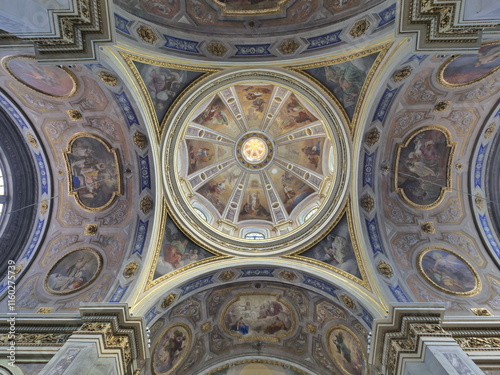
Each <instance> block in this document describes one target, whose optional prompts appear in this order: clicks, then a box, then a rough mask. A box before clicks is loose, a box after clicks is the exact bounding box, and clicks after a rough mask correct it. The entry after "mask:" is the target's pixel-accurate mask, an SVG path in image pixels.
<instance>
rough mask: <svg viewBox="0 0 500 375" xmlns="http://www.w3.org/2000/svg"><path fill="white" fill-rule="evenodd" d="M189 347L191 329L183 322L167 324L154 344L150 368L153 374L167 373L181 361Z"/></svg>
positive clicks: (163, 374)
mask: <svg viewBox="0 0 500 375" xmlns="http://www.w3.org/2000/svg"><path fill="white" fill-rule="evenodd" d="M190 347H191V330H190V329H189V327H188V326H187V325H185V324H183V323H175V324H172V325H170V326H168V327H167V328H166V329H165V330H164V331H163V333H162V334H161V336H160V338H159V339H158V342H157V343H156V345H155V346H154V349H153V354H152V361H151V368H152V370H153V374H155V375H168V374H171V373H172V372H173V371H175V369H176V368H177V367H178V366H179V365H180V364H181V363H182V361H183V360H184V358H186V355H187V354H188V353H189V348H190Z"/></svg>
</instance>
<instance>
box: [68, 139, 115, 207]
mask: <svg viewBox="0 0 500 375" xmlns="http://www.w3.org/2000/svg"><path fill="white" fill-rule="evenodd" d="M84 137H88V138H92V139H95V140H97V141H98V142H100V143H101V144H103V145H104V147H105V148H106V150H107V151H108V152H109V153H111V154H112V155H113V159H114V161H115V164H116V168H117V174H116V180H117V186H118V190H117V191H114V192H113V194H112V196H111V198H110V199H109V200H108V201H107V202H106V203H105V204H104V205H102V206H100V207H95V208H94V207H89V206H87V205H86V204H84V203H83V202H82V201H81V200H80V198H79V197H78V192H77V191H74V186H73V179H72V174H71V165H70V160H69V157H68V154H69V153H71V147H72V146H73V143H74V142H75V141H76V140H77V139H79V138H84ZM62 152H63V155H64V160H65V162H66V172H67V177H68V195H72V196H73V197H74V198H75V201H76V203H77V204H78V205H79V206H80V207H81V208H83V209H84V210H85V211H88V212H100V211H103V210H105V209H106V208H108V207H109V206H111V205H112V204H113V202H114V201H115V199H116V197H117V196H120V195H122V194H123V181H122V178H121V174H122V166H121V163H120V159H119V157H118V150H117V149H116V148H112V147H111V146H110V145H109V144H108V142H106V141H105V140H104V139H103V138H101V137H99V136H97V135H94V134H92V133H83V132H82V133H76V134H75V135H73V136H72V137H71V138H70V139H69V141H68V145H67V146H66V148H65V149H64V150H62Z"/></svg>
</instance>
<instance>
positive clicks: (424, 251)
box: [417, 246, 482, 297]
mask: <svg viewBox="0 0 500 375" xmlns="http://www.w3.org/2000/svg"><path fill="white" fill-rule="evenodd" d="M433 250H441V251H445V252H447V253H449V254H452V255H454V256H455V257H457V258H458V259H459V260H460V261H462V262H463V263H464V264H465V266H467V268H468V269H469V271H470V272H471V273H472V275H473V276H474V281H475V282H476V285H475V287H474V289H472V290H470V291H468V292H453V291H451V290H448V289H446V288H443V287H442V286H440V285H438V284H436V283H435V282H434V281H433V280H431V279H430V278H429V277H428V276H427V275H426V273H425V271H424V269H423V267H422V259H423V257H424V255H425V254H427V253H429V252H430V251H433ZM417 268H418V271H419V273H420V275H422V276H423V278H424V280H425V281H427V282H428V283H429V284H430V285H432V286H433V287H434V288H436V289H438V290H440V291H442V292H444V293H447V294H451V295H454V296H462V297H471V296H474V295H476V294H478V293H479V292H480V291H481V289H482V283H481V278H480V277H479V274H478V273H477V272H476V270H475V269H474V267H473V266H472V265H471V264H470V263H469V262H468V261H467V260H465V259H464V258H463V257H462V256H460V255H458V254H457V253H455V252H454V251H452V250H450V249H447V248H445V247H442V246H432V247H426V248H424V249H422V250H421V251H420V252H419V253H418V255H417Z"/></svg>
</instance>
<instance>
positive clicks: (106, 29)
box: [0, 0, 115, 62]
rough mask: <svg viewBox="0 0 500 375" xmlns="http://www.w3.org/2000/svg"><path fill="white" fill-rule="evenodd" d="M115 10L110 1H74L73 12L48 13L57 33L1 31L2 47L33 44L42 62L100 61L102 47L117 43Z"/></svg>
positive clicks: (52, 10)
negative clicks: (98, 58)
mask: <svg viewBox="0 0 500 375" xmlns="http://www.w3.org/2000/svg"><path fill="white" fill-rule="evenodd" d="M111 6H112V2H111V1H107V0H72V1H71V2H70V8H71V9H72V10H73V12H68V11H67V9H63V10H54V9H47V13H48V17H47V19H48V20H50V22H52V25H51V29H52V30H54V32H53V33H44V34H43V35H41V34H40V33H34V34H13V33H9V32H7V31H2V30H0V45H1V44H4V43H7V44H9V45H12V44H14V45H16V44H17V45H29V44H33V46H34V47H35V53H36V57H37V59H38V60H39V61H47V62H61V61H65V62H71V61H77V60H79V61H80V62H81V60H86V61H87V62H91V61H97V55H98V53H97V51H98V47H99V45H100V44H103V43H114V41H115V35H114V28H113V27H112V26H113V22H112V20H111V17H112V15H113V12H112V11H111Z"/></svg>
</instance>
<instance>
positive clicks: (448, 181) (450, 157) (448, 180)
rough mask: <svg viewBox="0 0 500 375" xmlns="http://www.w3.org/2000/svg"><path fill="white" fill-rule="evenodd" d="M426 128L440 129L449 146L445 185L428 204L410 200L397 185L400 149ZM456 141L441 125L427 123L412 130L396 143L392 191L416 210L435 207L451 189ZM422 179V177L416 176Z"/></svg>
mask: <svg viewBox="0 0 500 375" xmlns="http://www.w3.org/2000/svg"><path fill="white" fill-rule="evenodd" d="M427 130H438V131H440V132H441V133H442V134H443V135H444V136H445V138H446V147H449V148H450V154H449V155H448V161H447V162H446V186H441V192H440V193H439V196H438V197H437V198H436V200H435V201H434V202H432V203H430V204H426V205H421V204H417V203H415V202H413V201H411V200H410V199H409V198H408V197H407V196H406V194H405V192H404V190H403V188H400V187H398V174H399V160H400V157H401V151H402V150H403V148H406V147H408V145H409V144H410V143H411V141H412V140H413V139H414V138H415V137H416V136H417V135H418V134H420V133H423V132H424V131H427ZM456 145H457V143H456V142H452V141H451V134H450V132H449V131H448V129H446V128H445V127H443V126H441V125H427V126H424V127H421V128H419V129H417V130H415V131H414V132H412V133H410V134H409V135H408V137H407V138H406V140H405V141H404V142H403V143H397V144H396V158H395V159H394V191H395V192H397V193H398V194H399V195H400V197H401V198H402V199H403V201H404V202H405V203H406V204H408V205H409V206H410V207H413V208H416V209H418V210H430V209H433V208H434V207H437V206H438V205H440V204H441V202H442V201H443V199H444V197H445V195H446V193H448V192H450V191H452V186H451V185H452V183H451V172H452V169H453V167H452V164H453V156H454V154H455V147H456ZM418 179H422V178H420V177H419V178H418Z"/></svg>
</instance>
